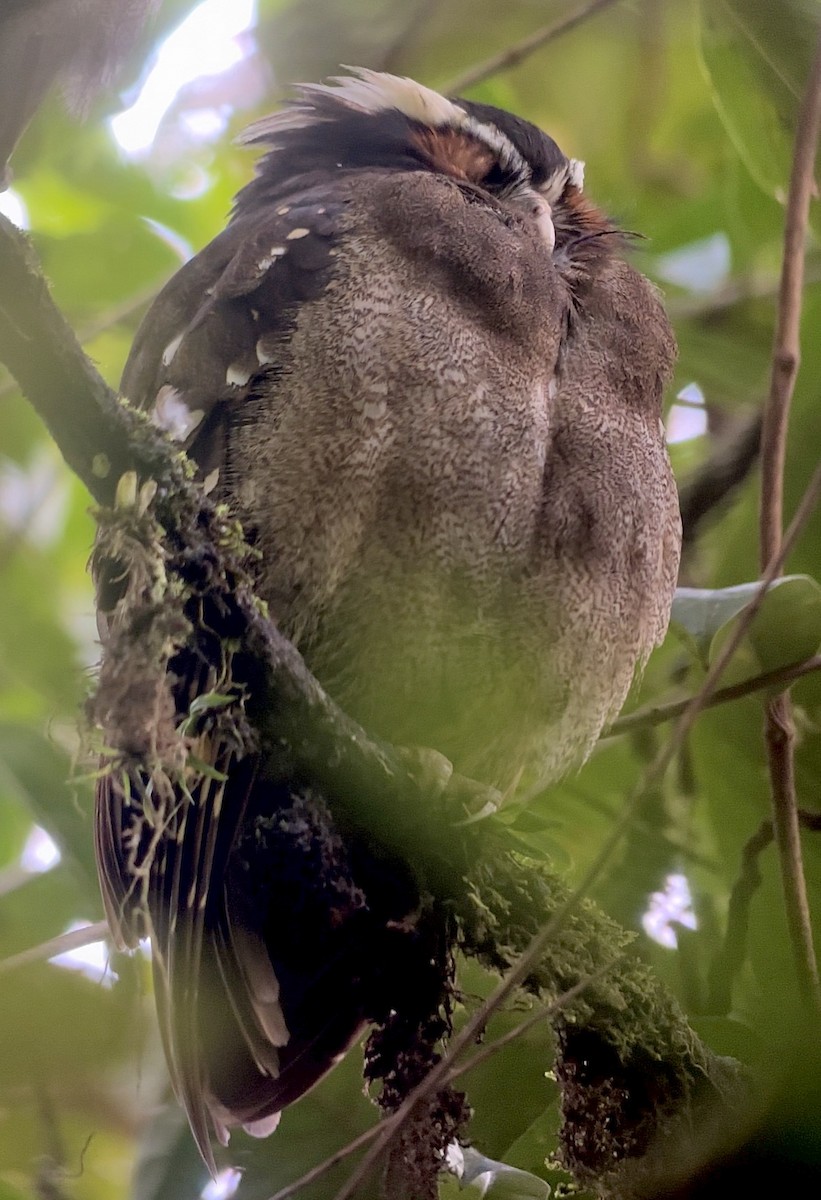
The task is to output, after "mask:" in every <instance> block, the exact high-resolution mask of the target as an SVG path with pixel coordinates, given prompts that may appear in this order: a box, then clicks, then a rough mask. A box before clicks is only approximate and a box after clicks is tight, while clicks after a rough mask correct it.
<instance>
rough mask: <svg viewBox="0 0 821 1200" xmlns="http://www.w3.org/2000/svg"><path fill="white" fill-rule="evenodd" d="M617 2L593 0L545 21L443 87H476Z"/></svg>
mask: <svg viewBox="0 0 821 1200" xmlns="http://www.w3.org/2000/svg"><path fill="white" fill-rule="evenodd" d="M615 2H616V0H591V2H590V3H588V4H585V5H583V7H582V8H579V9H577V10H576V12H574V13H571V14H570V16H569V17H563V18H562V20H561V21H556V22H554V23H553V24H552V25H543V26H542V27H541V28H540V29H537V30H536V31H535V32H534V33H530V34H528V36H527V37H525V38H522V40H521V41H520V42H516V44H515V45H513V46H508V48H507V49H506V50H502V51H500V52H499V53H498V54H494V55H492V56H491V57H490V58H486V59H485V61H484V62H481V63H478V64H477V66H475V67H469V68H468V70H467V71H464V72H463V73H462V74H461V75H457V76H456V78H455V79H453V80H451V82H450V83H448V84H446V85H445V87H444V88H442V91H444V92H446V93H447V94H448V95H449V96H454V95H458V94H459V93H461V92H466V91H467V90H468V88H472V87H475V86H476V84H477V83H482V82H483V80H485V79H489V78H490V76H491V75H498V73H499V72H500V71H507V70H509V69H510V67H515V66H517V65H518V64H519V63H520V62H521V61H522V59H524V58H527V56H528V55H529V54H533V53H534V51H536V50H540V49H541V48H542V46H546V45H547V43H548V42H552V41H553V40H554V39H555V38H558V37H561V35H562V34H563V33H569V32H570V30H571V29H575V28H576V26H577V25H581V24H582V23H583V22H584V21H586V20H587V19H588V17H592V16H595V14H596V13H597V12H601V11H602V9H605V8H609V7H610V6H611V5H612V4H615Z"/></svg>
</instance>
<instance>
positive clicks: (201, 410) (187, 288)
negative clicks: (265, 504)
mask: <svg viewBox="0 0 821 1200" xmlns="http://www.w3.org/2000/svg"><path fill="white" fill-rule="evenodd" d="M345 203H346V201H345V199H344V198H342V197H341V196H339V195H334V194H329V192H328V190H327V189H326V188H315V189H313V190H311V191H307V192H304V193H302V194H300V195H297V196H295V197H294V198H292V199H285V200H283V201H282V202H281V203H274V204H272V205H271V207H270V208H262V209H257V210H255V211H254V212H253V213H251V214H250V215H246V216H241V217H238V218H236V219H235V220H234V221H233V222H232V223H231V224H230V225H229V226H228V228H227V229H226V230H225V231H224V232H223V233H221V234H220V235H219V236H218V237H217V238H215V239H214V241H213V242H211V243H210V245H208V246H206V248H205V249H204V250H203V251H201V252H200V253H199V254H197V255H196V256H195V257H194V258H193V259H191V260H190V262H188V263H186V265H185V266H184V267H183V268H182V270H181V271H179V272H178V273H177V274H176V275H175V276H174V278H173V279H172V280H170V282H169V283H168V284H167V285H166V286H165V288H163V290H162V291H161V292H160V294H159V296H158V297H157V299H156V301H155V302H154V304H153V306H152V308H151V310H150V312H149V313H148V316H147V317H146V319H145V321H144V322H143V324H142V326H141V328H140V330H139V332H138V334H137V337H136V339H135V342H134V345H133V347H132V350H131V354H130V355H129V358H128V362H127V363H126V367H125V371H124V373H123V380H122V388H121V390H122V393H123V395H124V396H125V397H126V398H127V399H128V400H130V401H131V402H132V403H133V404H135V405H137V406H138V407H140V408H143V409H147V410H149V411H150V412H151V414H152V419H153V420H154V422H155V423H156V424H157V425H158V426H159V427H160V428H161V429H164V430H165V431H166V432H167V433H168V435H169V436H170V437H171V438H172V439H173V440H174V441H176V442H178V443H180V444H181V445H182V446H183V447H184V448H185V449H186V450H187V451H188V453H189V454H190V455H191V457H192V458H193V459H194V461H195V462H196V463H197V464H198V466H199V468H200V472H201V474H202V476H203V478H206V479H207V478H208V476H209V475H210V473H211V472H212V471H213V470H214V469H218V468H219V466H220V464H221V463H222V462H223V461H224V454H225V438H224V431H225V429H226V427H227V425H228V424H230V423H231V422H232V421H242V419H243V417H242V412H243V405H244V401H246V400H247V399H248V397H249V396H250V395H251V394H252V393H253V392H254V390H255V389H257V388H259V387H260V385H261V383H262V382H263V381H265V382H266V383H267V382H268V381H271V380H272V379H274V378H275V377H276V374H277V364H278V360H279V356H280V349H281V346H282V345H283V343H284V342H285V341H287V339H288V336H289V334H290V333H291V331H292V329H293V325H294V322H295V319H296V314H297V310H298V308H299V306H300V305H302V304H304V303H305V302H307V301H310V300H312V299H313V298H315V297H316V296H318V295H319V294H320V293H321V292H322V290H323V289H324V288H325V286H326V285H327V283H328V280H329V278H330V275H331V272H332V269H333V265H334V255H335V242H336V239H337V236H338V233H339V221H340V217H341V215H342V212H343V211H344V207H345Z"/></svg>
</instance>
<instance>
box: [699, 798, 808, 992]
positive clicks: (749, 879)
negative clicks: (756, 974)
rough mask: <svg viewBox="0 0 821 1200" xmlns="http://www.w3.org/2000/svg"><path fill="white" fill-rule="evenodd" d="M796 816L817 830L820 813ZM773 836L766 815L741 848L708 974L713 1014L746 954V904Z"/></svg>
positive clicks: (803, 824) (750, 899) (748, 903)
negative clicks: (724, 925)
mask: <svg viewBox="0 0 821 1200" xmlns="http://www.w3.org/2000/svg"><path fill="white" fill-rule="evenodd" d="M798 819H799V821H800V823H801V826H802V827H803V828H804V829H809V830H812V831H813V832H816V833H817V832H818V830H819V829H821V813H818V812H808V811H806V810H805V809H799V811H798ZM773 837H774V834H773V823H772V820H771V819H770V818H769V817H766V818H765V819H764V820H763V821H762V822H761V824H760V825H759V827H758V829H756V831H755V833H754V834H752V835H751V836H750V837H749V838H748V839H747V841H746V842H745V843H744V848H743V849H742V851H741V871H740V872H739V876H738V879H737V880H736V882H735V883H734V884H733V889H732V891H731V892H730V901H729V905H728V908H727V931H726V933H725V935H724V944H723V945H722V947H721V949H720V950H719V952H718V954H717V955H716V957H715V959H714V960H713V963H712V965H711V967H710V973H709V986H708V998H707V1012H708V1013H711V1014H714V1015H716V1016H725V1015H726V1014H727V1013H728V1012H729V1011H730V1009H731V1007H732V988H733V981H734V980H735V977H736V975H737V974H738V972H739V971H740V970H741V967H742V964H743V963H744V960H745V958H746V957H747V930H748V928H749V924H750V905H751V903H752V899H753V896H754V895H755V893H756V891H757V890H758V887H759V885H760V883H761V872H760V871H759V869H758V859H759V857H760V855H761V854H762V852H763V851H764V850H766V849H767V847H768V846H769V845H770V844H771V842H772V840H773Z"/></svg>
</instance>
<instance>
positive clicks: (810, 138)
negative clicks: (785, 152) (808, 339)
mask: <svg viewBox="0 0 821 1200" xmlns="http://www.w3.org/2000/svg"><path fill="white" fill-rule="evenodd" d="M819 130H821V34H820V35H819V37H818V41H817V44H816V50H815V56H814V59H813V63H812V67H811V68H810V75H809V79H808V81H807V86H806V89H805V92H804V97H803V99H802V103H801V110H800V113H799V117H798V128H797V130H796V136H795V150H794V153H793V163H792V171H791V175H790V188H789V194H788V197H787V214H786V222H785V229H784V258H783V264H782V270H781V287H780V291H779V300H778V318H777V322H776V331H775V341H774V346H773V358H772V373H771V378H770V391H769V395H768V397H767V402H766V404H765V406H764V416H763V425H762V433H761V511H760V560H761V565H762V568H764V567H765V566H766V565H767V564H768V563H770V562H771V561H772V560H773V559H774V558H775V557H776V556H777V555H778V553H779V550H780V548H781V530H782V525H783V496H784V465H785V461H786V447H787V429H788V423H789V412H790V403H791V400H792V394H793V389H794V387H795V379H796V376H797V373H798V364H799V361H800V356H801V345H800V338H801V307H802V292H803V285H804V245H805V241H806V236H807V224H808V218H809V209H810V199H811V196H812V191H813V170H814V167H815V156H816V149H817V146H818V135H819ZM765 742H766V746H767V759H768V762H769V769H770V786H771V795H772V811H773V828H774V831H775V840H776V844H777V846H778V857H779V863H780V867H781V880H782V887H783V893H784V904H785V909H786V915H787V926H788V928H789V931H790V939H791V942H792V948H793V956H794V959H795V966H796V973H797V975H798V983H799V988H800V990H801V993H802V995H803V997H804V999H805V1001H806V1003H807V1005H808V1007H809V1008H810V1010H811V1011H812V1012H813V1013H814V1014H815V1016H816V1017H818V1016H821V982H819V977H818V964H817V962H816V958H815V947H814V943H813V935H812V921H811V917H810V907H809V901H808V899H807V885H806V880H805V878H804V866H803V860H802V854H801V837H800V831H799V820H798V802H797V800H796V794H795V767H794V755H793V748H794V742H795V726H794V724H793V718H792V705H791V701H790V697H789V694H788V693H786V692H785V693H783V694H782V695H780V696H777V697H776V698H775V699H773V700H770V701H769V703H768V705H767V715H766V720H765Z"/></svg>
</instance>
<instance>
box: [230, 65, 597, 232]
mask: <svg viewBox="0 0 821 1200" xmlns="http://www.w3.org/2000/svg"><path fill="white" fill-rule="evenodd" d="M349 69H350V70H351V72H352V73H351V74H350V75H348V76H339V77H336V78H334V79H332V80H331V81H330V82H329V83H327V84H322V83H317V84H303V85H301V86H300V87H299V88H298V99H297V100H295V101H294V102H292V103H291V104H289V105H288V106H287V107H286V108H284V109H283V110H282V111H281V112H278V113H274V114H273V115H271V116H268V117H263V118H262V119H261V120H260V121H257V122H255V123H254V124H253V125H251V126H250V128H249V129H247V130H246V132H245V133H244V134H243V135H242V137H241V139H240V140H241V141H242V142H244V143H262V144H265V145H268V146H269V147H270V150H269V152H268V153H267V154H266V155H265V156H264V158H263V159H262V160H261V162H260V164H259V166H258V169H257V178H256V179H255V180H254V181H253V182H252V183H251V184H249V185H248V186H247V187H246V188H245V189H243V191H242V192H241V193H240V195H239V197H238V211H239V212H242V211H244V210H245V209H246V208H247V207H252V206H256V205H257V204H259V203H264V202H269V201H271V200H274V199H276V196H277V194H278V191H279V190H280V189H285V188H288V189H291V188H292V187H293V184H294V180H295V179H296V178H304V180H305V182H306V184H309V183H312V182H313V181H314V180H316V179H318V178H321V177H327V175H328V174H329V173H331V174H338V173H340V172H351V171H357V170H363V169H373V168H380V169H387V170H405V171H409V170H410V171H414V170H416V171H434V172H437V173H440V174H443V175H446V176H448V177H450V178H451V179H453V180H454V181H456V182H457V183H458V184H459V185H461V186H463V187H465V188H469V189H475V190H479V191H482V192H485V193H487V194H488V195H490V196H492V197H493V198H494V199H496V200H499V201H501V202H504V203H507V204H510V205H512V206H513V207H514V208H516V209H517V210H520V211H521V212H523V213H524V214H525V215H526V216H528V217H530V218H532V219H533V220H534V221H535V222H536V225H537V228H538V230H539V232H540V234H541V236H542V237H543V239H544V240H545V242H547V244H548V245H549V246H550V247H551V248H553V247H554V245H555V246H556V248H557V251H558V252H560V251H561V249H562V247H563V246H564V245H567V244H568V243H570V242H572V241H574V240H576V239H578V238H579V236H580V235H582V236H585V237H588V236H590V235H591V234H592V235H594V236H595V235H596V234H597V233H598V232H610V231H611V226H610V225H609V222H608V221H607V220H606V218H605V217H604V216H603V215H602V214H601V213H600V212H599V211H598V210H597V209H596V208H594V207H593V205H591V204H590V203H589V202H588V201H587V200H586V199H585V198H584V196H583V193H582V186H583V180H584V164H583V163H581V162H579V161H578V160H577V159H574V158H568V157H567V156H566V155H565V154H563V153H562V151H561V150H560V149H559V147H558V146H557V145H556V143H555V142H554V141H553V139H552V138H551V137H549V136H548V135H547V134H546V133H543V132H542V130H541V129H539V128H537V126H535V125H532V124H531V123H530V122H529V121H525V120H522V118H521V117H517V116H514V115H513V114H512V113H509V112H505V111H504V110H503V109H500V108H494V107H493V106H491V105H489V104H479V103H476V102H474V101H472V100H463V99H460V98H454V99H449V98H448V97H446V96H442V95H440V94H439V93H438V92H434V91H433V90H432V89H431V88H428V87H425V86H424V85H423V84H420V83H416V82H415V80H413V79H407V78H402V77H400V76H398V75H389V74H386V73H384V72H378V71H370V70H367V69H365V68H349Z"/></svg>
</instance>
